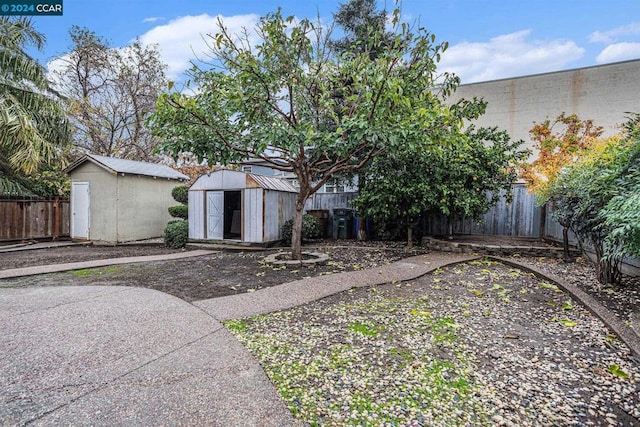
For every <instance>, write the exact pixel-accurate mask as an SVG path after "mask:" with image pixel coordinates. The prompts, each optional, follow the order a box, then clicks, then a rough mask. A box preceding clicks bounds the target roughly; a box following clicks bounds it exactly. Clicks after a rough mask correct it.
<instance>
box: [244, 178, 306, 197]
mask: <svg viewBox="0 0 640 427" xmlns="http://www.w3.org/2000/svg"><path fill="white" fill-rule="evenodd" d="M248 175H249V176H250V177H251V178H252V179H253V180H254V181H255V182H256V183H257V184H258V185H259V186H260V187H262V188H264V189H265V190H275V191H286V192H288V193H297V192H298V190H297V189H296V187H294V186H293V184H291V182H289V181H286V180H284V179H282V178H275V177H272V176H266V175H254V174H248Z"/></svg>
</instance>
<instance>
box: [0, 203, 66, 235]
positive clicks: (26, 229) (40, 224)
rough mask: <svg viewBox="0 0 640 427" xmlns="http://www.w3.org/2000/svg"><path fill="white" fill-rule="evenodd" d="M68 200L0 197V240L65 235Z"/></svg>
mask: <svg viewBox="0 0 640 427" xmlns="http://www.w3.org/2000/svg"><path fill="white" fill-rule="evenodd" d="M69 208H70V207H69V201H68V200H55V199H0V240H5V241H6V240H26V239H56V238H59V237H68V236H69V234H70V233H69V228H70V212H69Z"/></svg>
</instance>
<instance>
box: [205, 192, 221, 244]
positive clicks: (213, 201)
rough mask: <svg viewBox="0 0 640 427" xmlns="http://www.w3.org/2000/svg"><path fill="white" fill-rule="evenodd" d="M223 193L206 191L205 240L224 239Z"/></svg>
mask: <svg viewBox="0 0 640 427" xmlns="http://www.w3.org/2000/svg"><path fill="white" fill-rule="evenodd" d="M223 219H224V192H223V191H207V239H216V240H222V239H223V238H224V223H223Z"/></svg>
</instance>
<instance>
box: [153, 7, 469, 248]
mask: <svg viewBox="0 0 640 427" xmlns="http://www.w3.org/2000/svg"><path fill="white" fill-rule="evenodd" d="M398 15H399V12H398V11H396V12H394V19H393V22H394V23H395V24H396V33H395V37H394V39H393V44H392V45H391V46H384V48H382V46H381V44H382V43H383V38H382V37H381V36H380V34H378V33H375V32H374V33H372V34H371V35H370V36H369V39H368V43H367V44H368V45H369V46H372V47H373V48H376V49H378V48H380V53H379V54H378V55H377V57H376V58H375V59H372V58H371V57H370V55H369V53H368V52H366V51H365V52H353V51H352V52H347V53H345V54H343V55H336V54H335V52H334V51H333V48H332V43H331V34H330V31H329V30H327V28H326V27H324V26H323V25H322V24H321V23H314V22H312V21H310V20H308V19H302V20H296V19H294V18H293V17H289V18H285V17H283V16H282V14H281V13H280V11H278V12H276V13H271V14H268V15H267V16H266V17H263V18H261V19H260V21H259V23H258V25H257V28H256V31H257V34H258V36H259V38H260V42H259V44H258V45H257V46H252V44H251V39H250V37H249V35H248V34H244V35H240V36H238V35H235V34H229V33H228V32H227V30H226V29H225V27H224V24H223V23H222V22H220V23H219V32H218V33H217V34H215V35H213V36H211V52H210V53H211V56H212V58H214V63H213V64H212V67H210V68H196V69H194V71H193V73H192V74H193V75H192V76H191V81H192V83H193V84H194V85H195V86H196V87H197V93H196V94H195V95H187V94H182V93H178V92H170V93H167V94H164V95H162V97H161V98H160V100H159V103H158V105H157V108H156V111H155V113H154V114H153V116H152V119H151V121H150V124H151V125H152V126H153V128H154V131H155V134H156V135H157V136H159V137H160V138H162V140H163V142H162V143H161V148H162V149H163V151H164V152H165V153H168V154H173V155H174V156H175V155H178V154H179V153H181V152H190V153H193V154H195V155H196V156H198V157H199V158H200V159H206V160H207V161H209V162H210V163H214V164H215V163H219V164H227V163H230V162H234V161H240V160H243V159H245V158H248V157H253V158H260V159H263V160H264V161H266V162H268V163H270V164H271V166H272V167H273V168H275V169H278V170H282V171H287V172H292V173H293V174H294V175H295V176H296V178H297V180H298V183H299V185H300V191H299V193H298V196H297V200H296V203H295V216H294V222H293V230H292V256H293V257H294V258H296V259H300V257H301V226H302V214H303V209H304V206H305V202H306V201H307V199H308V198H309V196H311V195H312V194H313V193H315V192H316V191H318V189H320V188H321V187H322V186H323V185H324V184H325V183H326V182H327V181H328V180H329V179H331V178H332V177H334V176H336V175H338V174H341V173H345V172H350V171H357V170H358V169H360V168H362V167H363V166H364V165H366V164H367V163H368V162H369V161H370V160H371V159H373V158H375V157H377V156H380V155H382V154H384V153H385V152H388V151H393V150H399V149H400V148H401V147H411V146H415V145H428V142H427V141H425V139H424V138H423V135H424V134H425V133H428V132H430V131H431V132H437V131H438V129H440V128H445V127H448V126H449V124H450V122H451V121H455V120H458V117H456V116H455V115H453V114H451V110H452V109H451V108H447V107H446V106H445V103H444V101H443V99H442V97H441V96H439V95H444V94H448V93H450V91H451V90H452V89H453V88H454V87H455V85H456V84H457V79H455V78H454V77H452V76H445V77H444V78H443V79H442V80H441V81H439V82H436V81H435V71H436V63H437V59H438V58H439V56H440V54H441V52H442V51H443V50H444V49H445V48H446V44H435V37H434V36H433V35H431V34H429V33H428V32H426V30H423V29H418V30H415V31H414V30H413V29H411V28H410V27H409V26H408V25H406V24H399V22H398ZM345 82H349V84H345Z"/></svg>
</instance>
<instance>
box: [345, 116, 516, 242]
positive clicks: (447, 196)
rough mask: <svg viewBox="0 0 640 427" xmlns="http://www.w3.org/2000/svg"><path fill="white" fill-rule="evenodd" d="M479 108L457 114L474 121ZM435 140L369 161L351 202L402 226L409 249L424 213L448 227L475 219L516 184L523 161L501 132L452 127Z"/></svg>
mask: <svg viewBox="0 0 640 427" xmlns="http://www.w3.org/2000/svg"><path fill="white" fill-rule="evenodd" d="M484 106H485V105H484V104H482V103H469V105H468V108H466V109H464V110H459V111H458V114H460V115H461V118H463V117H468V116H477V115H478V114H479V113H482V112H483V111H484ZM424 138H425V140H429V139H431V138H433V136H432V135H430V134H425V135H424ZM437 138H438V140H436V141H432V144H431V146H430V147H429V148H428V149H426V150H425V149H424V147H416V149H405V150H402V151H399V152H392V153H389V155H387V156H384V157H379V158H376V159H374V160H373V162H372V164H371V166H370V167H368V168H367V180H366V185H365V186H364V187H363V188H361V189H360V195H359V196H358V198H357V199H356V200H355V204H356V206H358V208H359V211H361V212H364V213H366V214H367V215H370V216H372V217H373V218H376V219H378V220H384V221H389V220H394V221H397V222H398V223H399V224H400V225H403V226H405V227H406V228H407V243H408V245H409V247H411V246H412V235H413V228H414V227H415V226H416V225H417V224H418V221H419V220H420V218H421V217H422V215H423V214H425V213H437V214H441V215H444V216H445V217H447V218H448V219H449V223H451V221H452V220H453V219H458V218H473V219H479V218H480V216H481V215H482V214H484V213H485V212H486V211H487V210H488V209H489V208H491V207H492V206H494V205H495V204H496V203H497V202H498V200H499V197H497V195H498V194H499V193H500V191H501V190H509V189H510V187H511V185H512V183H513V182H514V181H515V179H516V178H517V173H516V165H517V164H518V163H520V162H521V161H522V160H523V159H524V158H525V157H526V156H527V155H528V152H527V151H522V150H519V146H520V145H521V144H522V141H511V138H510V137H509V135H508V134H507V133H506V132H504V131H498V130H497V129H494V128H491V129H486V128H480V129H475V128H474V127H469V128H468V129H467V130H466V131H463V130H462V129H461V128H460V125H458V126H452V127H451V128H450V129H449V130H448V132H447V133H440V134H439V135H438V136H437ZM510 196H511V192H510V191H507V192H506V197H507V198H510Z"/></svg>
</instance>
